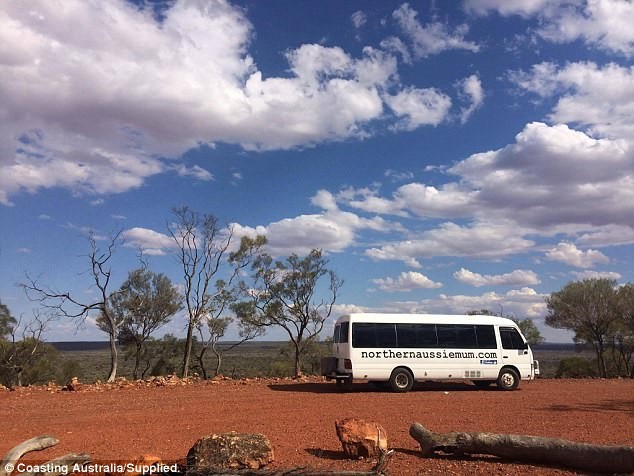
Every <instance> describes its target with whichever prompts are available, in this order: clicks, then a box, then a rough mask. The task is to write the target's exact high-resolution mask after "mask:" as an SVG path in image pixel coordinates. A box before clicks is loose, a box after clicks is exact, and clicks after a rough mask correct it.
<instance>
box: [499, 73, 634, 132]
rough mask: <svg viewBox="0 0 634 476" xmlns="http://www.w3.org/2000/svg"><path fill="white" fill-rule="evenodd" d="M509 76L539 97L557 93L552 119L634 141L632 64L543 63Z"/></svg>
mask: <svg viewBox="0 0 634 476" xmlns="http://www.w3.org/2000/svg"><path fill="white" fill-rule="evenodd" d="M510 78H511V80H512V81H513V82H515V83H516V84H517V85H518V86H520V87H521V88H522V89H525V90H526V91H530V92H531V93H534V94H537V95H539V96H540V97H551V96H553V95H555V94H558V95H560V97H559V98H558V100H557V102H556V105H555V107H554V108H553V112H552V113H551V114H550V116H549V118H550V119H551V120H552V121H554V122H562V123H573V124H580V125H582V126H584V127H587V128H588V130H589V132H590V133H591V134H596V135H599V136H601V137H608V138H621V139H628V140H629V141H630V143H631V141H632V140H634V67H632V66H630V67H629V68H628V67H625V66H619V65H617V64H613V63H610V64H607V65H604V66H602V67H600V66H598V65H596V64H595V63H592V62H583V63H570V64H567V65H566V66H564V67H561V68H560V67H558V66H557V65H556V64H554V63H548V62H546V63H539V64H536V65H533V66H532V68H531V69H530V71H528V72H523V71H519V72H513V73H511V75H510ZM606 84H609V85H610V87H609V88H606V87H605V85H606Z"/></svg>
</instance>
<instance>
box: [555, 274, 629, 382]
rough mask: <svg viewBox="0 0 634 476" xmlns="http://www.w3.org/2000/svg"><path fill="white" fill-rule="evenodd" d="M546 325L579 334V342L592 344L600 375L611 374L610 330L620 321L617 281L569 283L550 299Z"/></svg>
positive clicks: (588, 280)
mask: <svg viewBox="0 0 634 476" xmlns="http://www.w3.org/2000/svg"><path fill="white" fill-rule="evenodd" d="M546 303H547V305H548V315H547V316H546V324H547V325H549V326H551V327H555V328H557V329H569V330H571V331H573V332H574V333H575V337H574V340H575V342H577V343H582V344H589V345H591V346H592V348H593V349H594V351H595V353H596V355H597V365H598V372H599V376H600V377H607V376H608V370H607V365H606V350H607V349H608V344H609V335H610V332H611V331H612V330H613V329H614V326H615V324H616V323H617V322H618V321H619V317H620V313H619V301H618V295H617V290H616V281H614V280H611V279H605V278H601V279H585V280H583V281H574V282H570V283H568V284H566V286H564V287H563V289H561V290H560V291H557V292H554V293H552V294H551V295H550V297H549V298H548V299H547V300H546Z"/></svg>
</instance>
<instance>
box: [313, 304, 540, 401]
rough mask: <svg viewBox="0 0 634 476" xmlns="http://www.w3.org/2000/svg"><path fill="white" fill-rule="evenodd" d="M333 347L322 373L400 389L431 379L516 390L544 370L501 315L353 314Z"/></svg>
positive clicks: (343, 321)
mask: <svg viewBox="0 0 634 476" xmlns="http://www.w3.org/2000/svg"><path fill="white" fill-rule="evenodd" d="M333 353H334V355H333V357H327V358H325V359H323V360H322V375H325V376H326V377H327V378H328V379H334V380H336V382H337V385H341V386H343V385H346V384H349V383H352V380H353V379H363V380H368V381H370V382H374V383H376V384H378V385H389V386H390V387H391V388H392V390H394V391H395V392H407V391H409V390H410V389H411V388H412V386H413V384H414V382H416V381H427V380H470V381H472V382H473V383H474V384H475V385H476V386H478V387H487V386H489V385H491V384H492V383H496V384H497V386H498V387H499V388H500V389H502V390H514V389H516V388H517V386H518V385H519V383H520V380H532V379H534V378H535V376H536V375H539V363H538V362H537V361H536V360H533V353H532V351H531V348H530V347H529V345H528V343H527V342H526V340H525V339H524V337H523V336H522V333H521V332H520V330H519V329H518V327H517V325H516V324H515V322H513V321H512V320H510V319H506V318H502V317H496V316H483V315H475V316H470V315H464V316H454V315H433V314H349V315H346V316H342V317H340V318H339V319H338V320H337V322H336V323H335V332H334V339H333Z"/></svg>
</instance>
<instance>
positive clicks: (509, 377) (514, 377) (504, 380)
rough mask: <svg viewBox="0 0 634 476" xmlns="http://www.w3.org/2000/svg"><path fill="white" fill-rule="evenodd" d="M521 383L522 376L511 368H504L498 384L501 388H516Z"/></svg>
mask: <svg viewBox="0 0 634 476" xmlns="http://www.w3.org/2000/svg"><path fill="white" fill-rule="evenodd" d="M519 384H520V376H519V375H518V374H517V372H516V371H515V370H513V369H511V368H504V369H502V370H501V371H500V375H499V376H498V380H497V386H498V388H499V389H500V390H515V389H516V388H517V386H518V385H519Z"/></svg>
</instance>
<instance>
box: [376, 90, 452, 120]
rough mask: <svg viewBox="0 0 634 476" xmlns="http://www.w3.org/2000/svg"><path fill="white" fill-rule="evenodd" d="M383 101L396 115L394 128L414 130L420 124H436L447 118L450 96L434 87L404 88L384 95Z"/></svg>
mask: <svg viewBox="0 0 634 476" xmlns="http://www.w3.org/2000/svg"><path fill="white" fill-rule="evenodd" d="M385 102H386V103H387V105H388V106H389V107H390V109H392V111H394V114H396V116H397V117H400V118H402V120H401V121H400V122H398V123H397V124H396V126H395V128H396V129H404V130H408V131H411V130H414V129H417V128H418V127H420V126H424V125H433V126H437V125H438V124H440V123H441V122H442V121H443V120H445V119H446V118H447V115H448V113H449V109H450V108H451V98H450V97H449V96H447V95H446V94H443V93H442V92H440V91H438V90H436V89H431V88H427V89H418V88H412V87H410V88H406V89H403V90H402V91H400V92H398V93H397V94H395V95H387V96H385Z"/></svg>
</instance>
